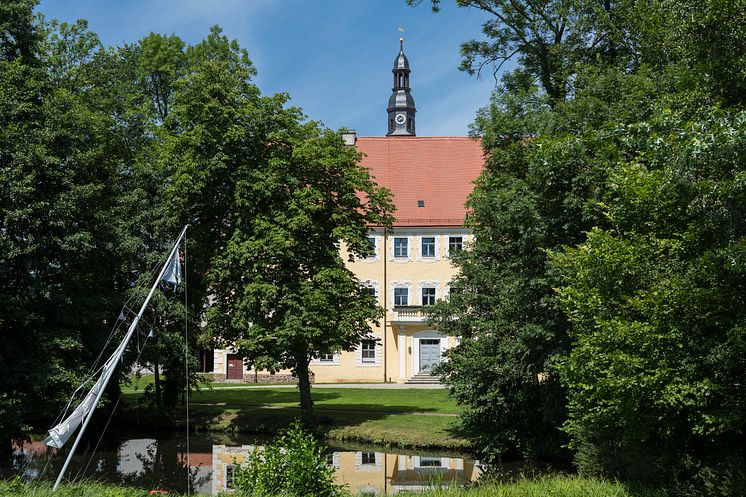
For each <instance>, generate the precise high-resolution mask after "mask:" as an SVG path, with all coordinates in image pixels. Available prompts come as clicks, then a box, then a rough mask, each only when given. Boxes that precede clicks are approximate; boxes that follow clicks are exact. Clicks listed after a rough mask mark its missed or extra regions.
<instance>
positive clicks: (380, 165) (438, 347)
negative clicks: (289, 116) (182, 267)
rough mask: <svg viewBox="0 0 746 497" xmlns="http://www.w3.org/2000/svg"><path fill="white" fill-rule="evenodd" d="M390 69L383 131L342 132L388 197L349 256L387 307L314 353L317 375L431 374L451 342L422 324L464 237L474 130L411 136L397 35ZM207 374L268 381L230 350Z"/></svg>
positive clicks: (474, 162)
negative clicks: (367, 250)
mask: <svg viewBox="0 0 746 497" xmlns="http://www.w3.org/2000/svg"><path fill="white" fill-rule="evenodd" d="M392 72H393V76H394V78H393V88H392V94H391V97H390V98H389V102H388V108H387V113H388V119H387V130H388V131H387V133H386V136H376V137H358V136H356V135H355V133H354V132H352V133H347V134H346V135H345V136H344V138H345V141H346V143H347V144H348V145H350V146H354V147H356V148H357V150H359V151H360V152H362V153H363V154H364V156H363V160H362V163H363V165H364V166H366V167H368V168H369V169H370V171H371V174H372V175H373V176H374V178H375V181H376V182H377V183H378V184H379V185H380V186H384V187H386V188H388V189H389V190H391V192H392V194H393V201H394V204H395V205H396V213H395V215H396V220H395V222H394V228H393V230H390V231H384V230H383V229H382V228H380V227H375V226H371V230H370V242H371V244H372V245H373V246H374V247H375V253H374V255H372V256H370V257H368V258H367V259H363V260H359V259H358V260H356V261H355V262H353V263H348V267H349V268H350V269H351V270H352V271H353V272H354V273H355V274H356V275H357V276H358V278H359V279H360V280H361V281H363V282H364V283H365V284H366V285H367V286H368V287H369V288H370V291H371V292H372V293H374V294H375V295H376V297H377V298H378V301H379V303H380V305H382V306H383V307H385V308H386V316H385V319H383V320H382V321H381V323H380V326H378V327H375V328H374V330H373V339H371V340H363V341H362V343H360V344H359V346H358V348H357V350H355V351H354V352H341V353H331V352H330V353H322V354H320V356H319V357H318V358H317V359H315V360H314V361H312V363H311V366H310V369H311V371H312V372H313V374H314V376H315V381H316V382H317V383H334V382H382V381H390V382H395V383H405V382H430V381H436V380H435V379H434V378H433V377H431V376H430V371H431V369H432V367H433V366H434V365H435V364H437V363H438V362H439V361H440V360H441V357H442V355H443V352H444V351H445V350H447V349H448V348H450V347H453V346H454V345H455V341H454V340H455V339H454V338H452V337H448V336H445V335H443V334H441V333H439V332H438V330H437V329H434V328H432V327H428V326H427V325H426V324H425V321H426V314H427V307H428V306H431V305H433V304H435V302H436V301H437V300H438V299H443V298H446V297H447V296H448V291H449V281H450V280H451V279H452V277H453V276H454V275H455V268H454V267H453V265H452V264H451V261H450V257H451V254H453V253H454V252H456V251H459V250H462V249H463V248H464V247H466V246H467V245H468V244H469V241H470V239H471V236H472V235H471V233H470V232H469V230H468V229H466V228H465V227H464V217H465V214H466V210H465V207H464V203H465V202H466V199H467V197H468V195H469V193H470V192H471V190H472V186H473V185H472V184H473V182H474V180H475V179H476V178H477V176H478V175H479V174H480V172H481V171H482V169H483V167H484V156H483V153H482V148H481V144H480V142H479V141H478V140H475V139H471V138H467V137H450V136H438V137H419V136H417V135H416V133H415V129H416V120H415V114H416V112H417V109H416V108H415V103H414V98H413V97H412V94H411V89H410V86H409V76H410V72H411V71H410V66H409V61H408V60H407V57H406V55H404V49H403V43H402V41H401V40H400V50H399V54H398V55H397V56H396V59H395V60H394V67H393V70H392ZM342 255H343V257H344V258H345V260H346V254H342ZM214 373H215V375H216V379H221V378H225V379H229V380H230V379H236V380H241V379H245V380H246V381H272V380H273V379H272V378H269V377H268V375H266V373H265V374H262V372H261V371H253V370H249V369H247V368H246V366H245V365H244V363H243V361H242V359H241V358H240V357H239V356H237V355H236V354H233V353H232V352H231V351H230V350H215V352H214ZM282 376H283V375H280V376H276V378H274V379H276V380H279V379H281V378H282Z"/></svg>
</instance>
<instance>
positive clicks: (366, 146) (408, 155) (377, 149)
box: [355, 136, 484, 227]
mask: <svg viewBox="0 0 746 497" xmlns="http://www.w3.org/2000/svg"><path fill="white" fill-rule="evenodd" d="M355 146H356V147H357V150H358V151H360V152H362V153H364V154H365V156H364V157H363V160H362V163H363V165H364V166H366V167H368V168H370V170H371V175H372V176H373V177H374V179H375V181H376V182H377V183H378V184H379V185H380V186H385V187H387V188H388V189H389V190H391V192H392V194H393V197H394V204H395V205H396V213H395V216H396V221H395V222H394V226H399V227H405V226H423V227H439V226H463V224H464V215H465V214H466V209H465V208H464V203H465V202H466V198H467V197H468V196H469V194H470V193H471V190H472V188H473V182H474V180H475V179H476V178H477V176H479V174H480V173H481V172H482V169H483V168H484V155H483V152H482V146H481V143H480V141H479V140H475V139H472V138H466V137H453V136H437V137H404V136H396V137H359V138H358V139H357V141H356V143H355ZM420 200H422V201H424V207H418V201H420Z"/></svg>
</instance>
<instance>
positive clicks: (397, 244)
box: [394, 238, 409, 257]
mask: <svg viewBox="0 0 746 497" xmlns="http://www.w3.org/2000/svg"><path fill="white" fill-rule="evenodd" d="M394 257H409V239H407V238H394Z"/></svg>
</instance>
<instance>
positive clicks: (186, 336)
mask: <svg viewBox="0 0 746 497" xmlns="http://www.w3.org/2000/svg"><path fill="white" fill-rule="evenodd" d="M184 400H185V402H184V404H185V406H186V474H187V496H189V490H190V485H191V481H190V474H189V469H190V468H191V466H190V465H189V301H188V299H187V234H186V232H184Z"/></svg>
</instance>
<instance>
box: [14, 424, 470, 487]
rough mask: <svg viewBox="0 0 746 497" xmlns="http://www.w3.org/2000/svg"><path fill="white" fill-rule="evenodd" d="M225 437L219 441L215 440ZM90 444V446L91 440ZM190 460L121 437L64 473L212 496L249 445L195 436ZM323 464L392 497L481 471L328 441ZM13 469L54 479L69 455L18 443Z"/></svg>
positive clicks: (440, 458)
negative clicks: (327, 464)
mask: <svg viewBox="0 0 746 497" xmlns="http://www.w3.org/2000/svg"><path fill="white" fill-rule="evenodd" d="M216 442H222V443H216ZM93 445H95V444H93ZM190 447H191V452H190V455H189V460H188V462H187V457H186V453H185V451H184V444H183V440H180V439H174V438H134V437H132V438H119V439H118V440H112V439H109V440H105V441H103V442H102V443H101V445H100V446H99V448H98V449H97V450H96V451H95V454H93V455H91V452H92V451H91V449H92V448H93V447H89V448H88V449H89V450H88V451H87V452H83V451H81V452H83V453H82V454H81V455H80V456H77V457H75V458H74V459H73V462H72V465H71V469H70V472H69V475H70V476H71V477H73V476H74V477H76V478H80V477H85V478H90V479H96V480H99V481H105V482H109V483H114V484H117V485H126V486H133V487H138V488H144V489H148V490H149V489H165V490H177V491H181V492H183V491H185V490H186V486H187V481H188V482H189V486H190V487H191V489H192V490H193V491H196V492H199V493H202V494H206V495H217V494H218V493H220V492H221V491H225V490H231V488H232V487H233V486H234V470H235V467H236V465H237V464H241V463H243V462H244V461H245V460H246V458H247V456H248V454H249V452H250V451H253V450H254V449H255V447H256V446H255V445H253V444H240V443H236V441H234V440H230V441H229V440H213V439H211V438H209V437H207V436H195V437H193V438H192V440H191V445H190ZM326 453H327V457H328V459H327V460H328V463H329V464H330V465H332V466H334V468H335V470H336V478H337V481H338V482H339V483H343V484H346V485H348V487H349V489H350V490H351V491H352V492H353V494H357V495H391V494H396V493H398V492H401V491H404V490H415V489H422V488H426V487H427V486H430V485H444V486H450V485H461V484H464V483H467V482H471V481H474V480H476V479H477V478H478V476H479V474H480V470H479V466H478V462H477V461H475V460H473V459H469V458H464V457H460V456H458V455H455V454H450V455H449V454H428V453H419V454H418V453H410V454H404V453H394V452H386V451H384V450H382V449H380V448H375V447H364V446H361V447H349V446H348V447H327V448H326ZM13 454H14V456H13V463H12V465H11V468H9V469H8V468H4V469H3V473H4V474H3V476H10V474H20V475H22V476H23V477H24V479H26V480H34V479H38V478H42V479H47V480H52V479H54V478H55V477H56V475H57V472H58V471H59V469H60V468H61V466H62V464H63V462H64V457H65V455H66V453H65V452H64V451H58V450H56V449H50V448H48V447H46V446H45V445H44V444H42V443H41V442H31V443H25V444H24V445H23V446H22V447H15V448H14V451H13Z"/></svg>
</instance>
